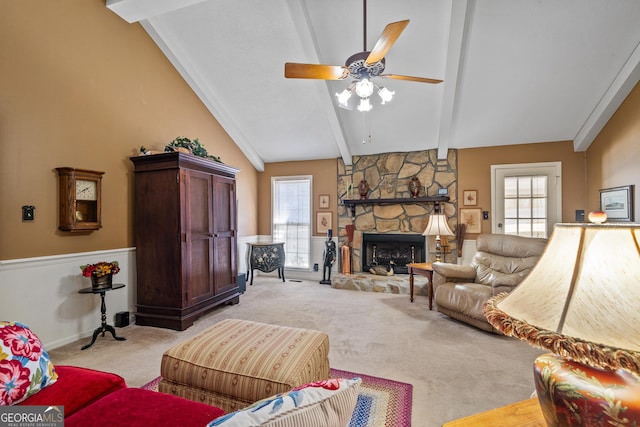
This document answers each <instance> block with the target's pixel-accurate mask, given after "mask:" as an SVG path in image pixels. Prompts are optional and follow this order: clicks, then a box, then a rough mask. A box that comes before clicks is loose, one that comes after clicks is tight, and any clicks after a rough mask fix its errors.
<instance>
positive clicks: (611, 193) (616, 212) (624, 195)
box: [600, 185, 634, 222]
mask: <svg viewBox="0 0 640 427" xmlns="http://www.w3.org/2000/svg"><path fill="white" fill-rule="evenodd" d="M600 210H601V211H603V212H604V213H606V214H607V221H609V222H633V220H634V217H633V185H625V186H622V187H614V188H604V189H602V190H600Z"/></svg>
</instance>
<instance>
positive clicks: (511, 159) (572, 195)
mask: <svg viewBox="0 0 640 427" xmlns="http://www.w3.org/2000/svg"><path fill="white" fill-rule="evenodd" d="M584 159H585V154H584V153H576V152H574V151H573V143H572V142H571V141H563V142H546V143H538V144H522V145H510V146H501V147H483V148H471V149H465V150H459V151H458V192H459V194H458V196H460V195H461V194H462V192H463V191H464V190H478V207H480V208H482V210H483V211H489V215H492V212H491V165H500V164H515V163H534V162H557V161H560V162H562V199H563V200H562V221H563V222H574V221H575V210H576V209H586V208H585V206H586V202H585V160H584ZM490 218H491V217H490ZM482 232H483V233H490V232H491V220H490V219H489V220H485V221H482Z"/></svg>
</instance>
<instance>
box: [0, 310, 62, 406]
mask: <svg viewBox="0 0 640 427" xmlns="http://www.w3.org/2000/svg"><path fill="white" fill-rule="evenodd" d="M57 378H58V374H56V371H55V369H54V368H53V363H51V359H50V358H49V355H48V354H47V352H46V351H45V349H44V346H43V345H42V343H41V342H40V339H39V338H38V337H37V336H36V335H35V334H34V333H33V332H31V330H30V329H29V327H28V326H26V325H23V324H22V323H17V322H2V321H0V405H2V406H6V405H14V404H16V403H19V402H22V401H23V400H25V399H26V398H27V397H29V396H31V395H33V394H35V393H37V392H38V391H40V390H42V389H43V388H45V387H47V386H48V385H50V384H53V383H54V382H55V381H56V379H57Z"/></svg>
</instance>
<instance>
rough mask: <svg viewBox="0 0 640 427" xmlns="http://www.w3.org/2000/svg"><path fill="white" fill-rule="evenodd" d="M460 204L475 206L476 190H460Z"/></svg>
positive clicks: (476, 199) (476, 200)
mask: <svg viewBox="0 0 640 427" xmlns="http://www.w3.org/2000/svg"><path fill="white" fill-rule="evenodd" d="M462 204H463V206H475V205H477V204H478V191H477V190H464V191H463V192H462Z"/></svg>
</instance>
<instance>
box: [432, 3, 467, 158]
mask: <svg viewBox="0 0 640 427" xmlns="http://www.w3.org/2000/svg"><path fill="white" fill-rule="evenodd" d="M467 9H468V6H467V0H452V1H451V17H450V21H449V41H448V44H447V62H446V68H445V73H444V83H443V84H444V90H443V94H442V108H441V113H440V126H439V127H438V159H446V158H447V152H448V151H449V142H450V141H451V131H452V129H453V121H454V114H455V107H456V94H457V91H458V82H459V80H460V73H461V72H462V71H461V62H462V51H463V43H464V35H465V32H466V26H467V21H466V16H467Z"/></svg>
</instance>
